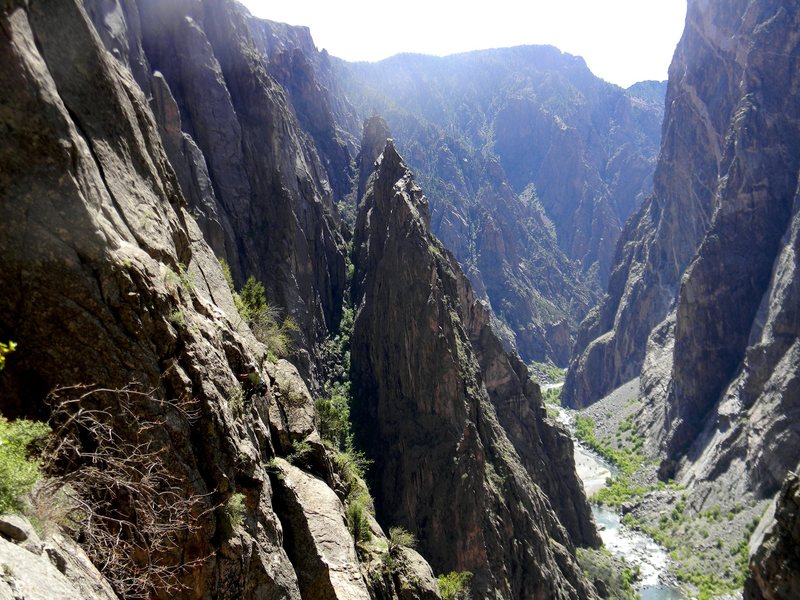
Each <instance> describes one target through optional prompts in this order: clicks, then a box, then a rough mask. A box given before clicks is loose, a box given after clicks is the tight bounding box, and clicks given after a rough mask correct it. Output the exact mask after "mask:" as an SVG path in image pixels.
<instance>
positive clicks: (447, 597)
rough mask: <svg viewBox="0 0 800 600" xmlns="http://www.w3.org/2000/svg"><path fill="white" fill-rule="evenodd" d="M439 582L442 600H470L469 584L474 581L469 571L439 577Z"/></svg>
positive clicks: (453, 572) (451, 572)
mask: <svg viewBox="0 0 800 600" xmlns="http://www.w3.org/2000/svg"><path fill="white" fill-rule="evenodd" d="M437 580H438V582H439V592H440V593H441V595H442V600H469V597H470V594H469V584H470V581H472V573H470V572H469V571H450V572H449V573H448V574H447V575H439V577H438V578H437Z"/></svg>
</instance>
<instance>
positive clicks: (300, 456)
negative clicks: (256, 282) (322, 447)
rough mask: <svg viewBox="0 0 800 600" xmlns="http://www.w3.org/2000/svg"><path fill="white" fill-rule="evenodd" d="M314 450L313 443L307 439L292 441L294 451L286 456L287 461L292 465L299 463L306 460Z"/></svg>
mask: <svg viewBox="0 0 800 600" xmlns="http://www.w3.org/2000/svg"><path fill="white" fill-rule="evenodd" d="M313 451H314V449H313V448H312V447H311V444H309V443H308V442H306V441H305V440H303V441H300V442H298V441H297V440H295V441H293V442H292V452H291V454H289V455H288V456H287V457H286V462H288V463H289V464H291V465H299V464H302V463H304V462H305V461H306V459H307V458H308V456H309V455H310V454H311V453H312V452H313Z"/></svg>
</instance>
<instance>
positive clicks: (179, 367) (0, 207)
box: [0, 2, 300, 598]
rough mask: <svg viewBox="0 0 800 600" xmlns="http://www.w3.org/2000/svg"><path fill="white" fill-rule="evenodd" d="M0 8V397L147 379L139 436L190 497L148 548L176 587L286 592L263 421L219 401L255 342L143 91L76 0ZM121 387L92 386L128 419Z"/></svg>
mask: <svg viewBox="0 0 800 600" xmlns="http://www.w3.org/2000/svg"><path fill="white" fill-rule="evenodd" d="M0 19H1V20H2V32H3V33H2V34H0V55H2V57H3V60H2V61H0V97H2V98H3V107H4V108H3V112H2V117H1V118H2V122H3V126H2V127H0V131H2V133H0V155H1V156H2V162H0V164H1V165H2V167H0V188H1V189H2V195H1V197H2V201H0V249H1V250H2V254H3V261H2V267H0V283H1V284H2V286H3V289H4V290H5V291H4V293H3V295H2V299H1V300H0V337H2V338H3V339H8V338H11V339H14V340H16V341H17V342H18V344H19V346H18V350H17V352H16V353H15V357H14V361H13V362H11V363H9V364H8V365H7V368H6V369H5V371H4V372H3V377H2V379H0V397H2V399H3V403H2V404H3V406H2V409H3V413H4V414H5V415H13V414H15V413H20V412H21V413H26V414H31V413H36V412H37V408H39V407H42V406H43V405H42V400H43V395H44V393H46V392H47V391H49V390H50V389H52V388H53V387H55V386H57V385H75V384H92V385H97V386H99V387H106V388H123V387H125V386H127V385H130V384H133V385H134V386H135V388H136V389H140V390H143V391H145V392H146V393H145V394H142V395H135V396H132V397H130V398H129V399H128V400H129V402H128V405H127V406H128V409H129V410H130V411H132V413H134V414H136V415H138V416H140V417H141V418H143V419H147V420H149V421H151V423H152V425H151V427H150V429H149V430H148V436H149V443H150V447H151V448H152V449H154V450H159V451H160V452H161V457H162V460H163V461H164V464H165V465H167V466H168V469H169V472H170V474H171V476H173V477H175V481H176V482H179V485H180V486H181V490H180V492H181V494H185V496H187V497H188V496H192V495H199V496H200V497H202V499H203V500H202V503H201V505H200V506H199V507H198V510H202V511H203V512H202V514H200V513H198V516H197V521H196V522H195V523H193V527H192V529H190V530H189V532H188V533H186V534H185V537H182V538H181V539H180V540H179V541H178V543H177V544H176V545H175V546H169V547H168V548H167V549H166V550H162V553H161V554H160V558H159V559H160V560H161V561H163V563H162V564H165V565H175V564H178V565H180V564H187V565H188V566H187V567H186V568H184V569H182V570H181V571H180V572H179V581H180V584H181V586H182V587H181V595H182V597H185V598H201V597H205V590H211V589H217V590H219V593H220V594H224V595H229V596H235V595H250V594H253V593H255V592H256V590H259V593H261V594H262V595H263V597H266V598H299V597H300V595H299V593H298V592H297V584H296V577H295V575H294V573H293V569H292V567H291V563H290V562H289V560H288V558H287V556H286V554H285V552H284V551H283V549H282V547H281V541H282V540H281V536H282V534H281V526H280V523H279V521H278V519H277V517H276V515H275V513H274V512H273V510H272V508H271V500H270V497H271V486H270V483H269V480H268V479H267V477H266V476H265V474H264V472H263V470H262V469H261V467H260V463H259V457H260V456H262V453H264V454H266V455H269V454H270V453H271V450H270V442H269V438H268V435H267V436H266V437H265V436H264V432H263V428H259V427H258V426H252V427H250V428H249V431H248V433H245V432H244V430H241V431H240V430H238V429H237V427H236V426H235V425H234V416H233V414H232V410H231V408H230V407H229V406H228V402H227V398H228V397H229V394H230V391H231V390H234V389H236V388H237V387H238V384H237V382H236V380H235V377H234V375H233V373H232V368H240V365H241V364H242V362H243V361H245V360H246V359H247V358H248V357H249V356H252V353H253V352H254V351H255V350H256V347H255V346H254V344H255V342H254V340H250V341H248V340H247V339H246V338H244V337H242V336H240V335H239V334H238V333H237V332H236V331H235V328H234V327H233V326H232V325H231V323H230V321H228V319H227V318H226V317H225V315H224V312H223V311H225V310H232V309H233V305H232V299H231V298H230V294H229V292H228V291H227V286H226V284H225V282H224V279H223V277H222V273H221V272H220V269H219V265H218V263H217V261H216V259H215V258H214V256H213V254H212V253H211V251H210V249H209V248H208V246H207V245H206V244H205V242H203V240H202V235H201V234H200V232H199V230H198V229H197V227H196V225H195V224H194V221H193V220H192V218H191V216H189V215H188V213H187V212H186V209H185V208H184V201H183V198H182V196H181V193H180V190H179V187H178V183H177V180H176V178H175V175H174V173H173V171H172V169H171V167H170V165H169V162H168V161H167V157H166V155H165V152H164V149H163V147H162V145H161V143H160V140H159V137H158V130H157V127H156V123H155V120H154V119H153V117H152V115H151V113H150V112H149V110H148V108H147V103H146V101H145V98H144V96H143V95H142V93H141V91H140V90H139V88H138V86H137V85H136V84H135V83H134V81H133V79H132V78H131V75H130V73H129V72H128V71H127V70H126V69H125V68H124V67H122V66H121V65H119V64H117V63H116V61H115V60H114V59H113V58H112V57H111V55H110V54H107V53H106V52H105V50H104V49H103V48H102V47H101V46H100V45H99V41H98V39H97V37H96V36H95V34H94V32H93V30H92V26H91V24H90V22H89V21H88V19H87V18H86V15H85V13H84V12H83V10H82V8H81V7H80V6H79V5H77V4H76V3H73V2H52V3H48V4H47V5H46V6H43V5H41V4H39V5H35V6H32V7H31V8H29V9H26V8H24V7H17V6H14V5H13V4H12V5H9V3H5V4H4V5H3V13H2V15H0ZM180 263H182V264H184V265H186V269H187V270H186V273H185V274H184V273H183V271H182V267H180V266H179V265H180ZM179 275H180V276H179ZM181 276H182V277H184V280H183V281H186V280H188V279H192V280H193V281H194V285H193V286H191V289H189V287H188V286H187V284H185V283H183V281H182V280H181ZM177 314H180V315H181V318H180V319H178V318H176V317H174V315H177ZM229 361H230V362H229ZM31 382H34V383H35V385H30V383H31ZM63 394H64V395H65V396H68V395H69V392H64V393H63ZM117 400H118V397H117V396H116V395H114V394H99V395H98V396H97V401H98V402H99V403H100V404H99V405H95V408H105V409H107V410H109V411H111V412H110V415H112V416H113V419H114V420H113V421H112V423H113V427H114V431H115V433H117V435H120V436H125V435H127V434H128V433H129V432H130V427H131V424H130V419H129V418H127V416H126V415H125V414H123V413H122V412H121V411H119V405H117V404H115V402H116V401H117ZM263 408H264V407H263V406H260V407H259V408H258V409H257V411H256V412H257V413H258V412H259V411H261V410H263ZM187 409H188V410H189V411H190V412H191V414H192V415H194V416H190V415H189V414H188V413H187V412H186V410H187ZM257 420H260V417H259V418H258V419H257ZM250 436H252V437H250ZM234 489H236V490H237V491H239V492H242V493H243V494H244V495H245V498H246V502H247V506H248V507H249V508H248V509H247V511H248V516H247V519H246V525H245V526H244V527H242V528H240V529H239V530H237V531H236V532H234V534H232V535H229V536H223V535H222V534H221V533H220V529H219V527H220V523H219V522H218V521H217V517H216V516H215V512H214V506H215V505H216V503H217V502H224V501H225V499H226V498H227V497H229V496H230V494H231V493H232V492H233V490H234Z"/></svg>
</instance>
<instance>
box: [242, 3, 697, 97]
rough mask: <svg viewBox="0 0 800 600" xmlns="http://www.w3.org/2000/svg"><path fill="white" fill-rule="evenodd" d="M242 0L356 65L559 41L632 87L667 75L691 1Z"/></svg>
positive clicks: (609, 77) (598, 71)
mask: <svg viewBox="0 0 800 600" xmlns="http://www.w3.org/2000/svg"><path fill="white" fill-rule="evenodd" d="M240 1H242V2H243V4H245V5H246V6H247V7H248V8H249V9H250V11H251V12H252V13H253V14H254V15H256V16H259V17H264V18H266V19H271V20H273V21H281V22H284V23H290V24H292V25H306V26H308V27H310V28H311V35H312V36H313V37H314V41H315V42H316V44H317V47H318V48H319V49H320V50H321V49H322V48H326V49H327V50H328V52H329V53H331V54H333V55H334V56H338V57H340V58H344V59H346V60H350V61H356V60H368V61H376V60H381V59H383V58H386V57H388V56H392V55H393V54H397V53H399V52H419V53H423V54H435V55H439V56H443V55H446V54H454V53H456V52H465V51H467V50H479V49H484V48H500V47H505V46H517V45H520V44H552V45H553V46H556V47H557V48H559V49H561V50H563V51H564V52H569V53H570V54H577V55H579V56H583V58H584V59H586V63H587V64H588V65H589V68H590V69H591V70H592V72H593V73H594V74H595V75H598V76H599V77H602V78H603V79H605V80H606V81H610V82H612V83H616V84H618V85H622V86H623V87H627V86H628V85H630V84H631V83H634V82H636V81H641V80H644V79H666V78H667V68H668V67H669V63H670V60H671V59H672V53H673V51H674V50H675V45H676V44H677V43H678V40H679V39H680V36H681V33H682V32H683V22H684V18H685V16H686V0H548V1H546V2H545V1H542V0H484V1H483V2H479V3H478V2H471V1H470V0H462V1H460V2H456V1H452V0H395V1H386V0H383V1H381V0H377V1H376V0H369V1H367V0H346V1H340V2H337V1H333V0H282V1H278V2H276V1H275V0H240Z"/></svg>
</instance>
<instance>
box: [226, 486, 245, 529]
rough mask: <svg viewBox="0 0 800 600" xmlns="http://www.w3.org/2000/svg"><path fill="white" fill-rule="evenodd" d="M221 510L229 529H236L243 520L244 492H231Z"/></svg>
mask: <svg viewBox="0 0 800 600" xmlns="http://www.w3.org/2000/svg"><path fill="white" fill-rule="evenodd" d="M223 512H224V513H225V517H226V518H227V520H228V524H229V525H230V526H231V529H236V528H237V527H239V526H240V525H241V524H242V523H243V522H244V494H241V493H239V492H237V493H235V494H232V495H231V497H230V498H228V501H227V502H226V503H225V506H224V507H223Z"/></svg>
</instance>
